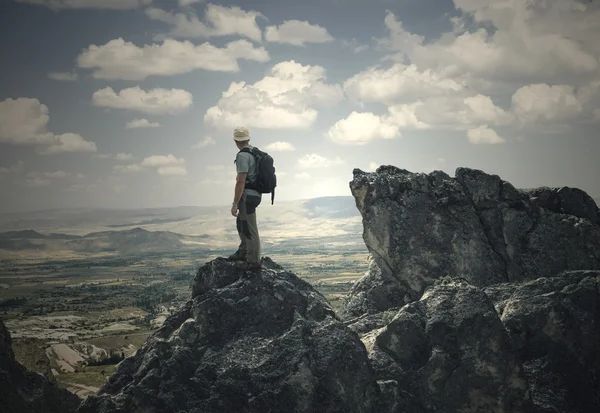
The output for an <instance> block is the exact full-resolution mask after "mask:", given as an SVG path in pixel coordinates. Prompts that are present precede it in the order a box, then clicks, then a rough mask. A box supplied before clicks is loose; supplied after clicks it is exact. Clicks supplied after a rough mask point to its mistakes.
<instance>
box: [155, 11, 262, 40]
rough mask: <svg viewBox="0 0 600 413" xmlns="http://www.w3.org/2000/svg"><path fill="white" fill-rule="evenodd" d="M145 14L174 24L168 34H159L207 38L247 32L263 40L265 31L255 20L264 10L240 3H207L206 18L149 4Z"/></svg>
mask: <svg viewBox="0 0 600 413" xmlns="http://www.w3.org/2000/svg"><path fill="white" fill-rule="evenodd" d="M146 16H148V18H149V19H151V20H157V21H161V22H164V23H167V24H169V25H171V26H172V29H171V31H170V32H169V33H168V34H167V35H159V36H157V37H156V38H157V39H162V38H165V37H172V38H196V37H201V38H208V37H215V36H232V35H239V36H245V37H247V38H249V39H251V40H254V41H257V42H260V41H261V40H262V32H261V29H260V27H259V26H258V24H257V23H256V18H257V17H262V14H261V13H258V12H255V11H244V10H242V9H241V8H239V7H237V6H233V7H224V6H220V5H217V4H208V5H207V6H206V13H205V17H204V20H205V21H204V22H203V21H201V20H199V19H198V17H197V16H196V15H195V14H194V13H193V12H189V13H188V14H187V15H186V14H184V13H177V14H173V13H169V12H167V11H164V10H161V9H157V8H148V9H146Z"/></svg>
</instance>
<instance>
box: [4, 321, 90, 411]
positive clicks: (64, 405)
mask: <svg viewBox="0 0 600 413" xmlns="http://www.w3.org/2000/svg"><path fill="white" fill-rule="evenodd" d="M79 402H80V400H79V398H78V397H77V396H75V395H74V394H72V393H70V392H68V391H67V390H65V389H62V388H60V387H58V386H56V385H54V384H52V383H50V382H49V381H48V379H46V378H45V377H44V376H42V375H40V374H37V373H32V372H30V371H28V370H27V369H26V368H25V367H23V366H22V365H21V364H19V363H18V362H17V361H16V360H15V355H14V352H13V349H12V340H11V337H10V333H9V332H8V330H7V329H6V327H5V326H4V323H3V322H2V320H0V411H2V412H3V413H22V412H28V413H69V412H75V411H76V410H77V406H78V405H79Z"/></svg>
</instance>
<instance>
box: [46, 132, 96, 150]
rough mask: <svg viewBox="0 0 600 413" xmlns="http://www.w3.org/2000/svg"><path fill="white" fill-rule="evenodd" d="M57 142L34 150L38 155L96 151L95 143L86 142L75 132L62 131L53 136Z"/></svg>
mask: <svg viewBox="0 0 600 413" xmlns="http://www.w3.org/2000/svg"><path fill="white" fill-rule="evenodd" d="M55 138H56V140H57V143H55V144H52V145H50V146H40V147H38V148H37V149H36V150H37V152H38V153H39V154H40V155H56V154H59V153H69V152H96V151H97V150H98V148H97V147H96V143H94V142H88V141H86V140H85V139H83V138H82V137H81V135H78V134H76V133H64V134H62V135H56V136H55Z"/></svg>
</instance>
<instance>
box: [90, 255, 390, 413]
mask: <svg viewBox="0 0 600 413" xmlns="http://www.w3.org/2000/svg"><path fill="white" fill-rule="evenodd" d="M263 263H264V265H265V266H266V267H267V268H265V269H263V270H261V271H260V272H259V273H258V274H253V273H250V272H245V271H244V270H242V269H240V268H239V267H238V266H236V265H235V264H234V263H231V262H228V261H226V260H224V259H216V260H214V261H211V262H209V263H207V264H205V265H204V266H202V267H201V268H200V269H199V270H198V273H197V275H196V278H195V280H194V282H193V285H192V300H190V301H189V302H188V303H187V304H186V305H185V306H184V307H183V308H181V309H180V310H179V311H178V312H177V313H175V314H174V315H172V316H171V317H169V318H168V319H167V320H166V321H165V324H164V326H163V327H162V328H161V329H160V330H158V331H157V332H156V333H155V334H154V335H153V336H152V337H151V338H149V340H148V342H147V343H146V344H145V345H144V347H142V348H141V349H140V350H139V351H138V353H137V354H136V355H135V356H134V357H131V358H127V359H126V360H125V361H123V362H122V363H121V364H120V366H119V368H118V370H117V372H116V373H115V374H114V375H113V376H112V377H111V378H110V380H109V382H108V383H107V384H106V385H105V386H104V387H103V388H102V389H101V391H100V392H99V394H98V395H97V396H92V397H89V398H88V399H87V400H86V401H85V402H84V403H83V404H82V406H81V408H80V410H79V412H80V413H88V412H103V413H105V412H142V411H143V412H147V413H152V412H179V411H186V412H188V413H192V412H194V413H200V412H202V413H209V412H240V413H242V412H269V411H271V412H306V413H309V412H324V413H325V412H376V411H377V409H376V407H377V405H376V403H377V400H378V397H377V396H378V394H379V389H378V387H377V385H376V382H375V380H374V378H373V373H372V369H371V367H370V366H369V363H368V360H367V355H366V352H365V350H364V346H363V345H362V343H361V341H360V340H359V338H358V336H357V335H356V334H354V333H352V331H350V330H349V329H347V328H346V327H345V326H344V325H343V324H342V323H341V322H339V321H338V320H337V319H336V316H335V314H334V312H333V310H332V309H331V307H330V306H329V304H328V303H327V301H326V300H325V299H324V297H323V296H321V295H320V294H319V293H318V292H316V291H315V290H314V289H313V288H312V287H311V286H310V285H309V284H308V283H306V282H304V281H302V280H300V279H299V278H298V277H296V276H295V275H293V274H291V273H289V272H287V271H285V270H283V269H282V268H281V267H279V266H278V265H276V264H274V263H273V262H272V261H270V260H263ZM252 274H253V276H252V277H249V275H252Z"/></svg>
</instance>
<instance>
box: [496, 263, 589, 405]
mask: <svg viewBox="0 0 600 413" xmlns="http://www.w3.org/2000/svg"><path fill="white" fill-rule="evenodd" d="M485 291H486V293H487V294H488V296H489V297H490V298H491V299H492V300H493V301H494V302H495V303H496V308H497V310H498V313H499V314H500V317H501V320H502V322H503V323H504V325H505V327H506V329H507V331H508V333H509V335H510V337H511V339H512V342H513V346H514V349H515V352H516V354H517V356H518V358H519V360H520V361H521V362H522V363H523V366H524V370H525V375H526V377H527V380H528V382H529V385H530V388H531V394H532V398H533V401H534V402H535V404H536V406H537V407H538V412H540V413H542V412H543V413H550V412H561V413H583V412H598V411H600V271H573V272H566V273H563V274H560V275H559V276H557V277H552V278H539V279H537V280H533V281H529V282H525V283H522V284H517V285H515V284H502V285H497V286H492V287H488V288H486V289H485Z"/></svg>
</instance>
